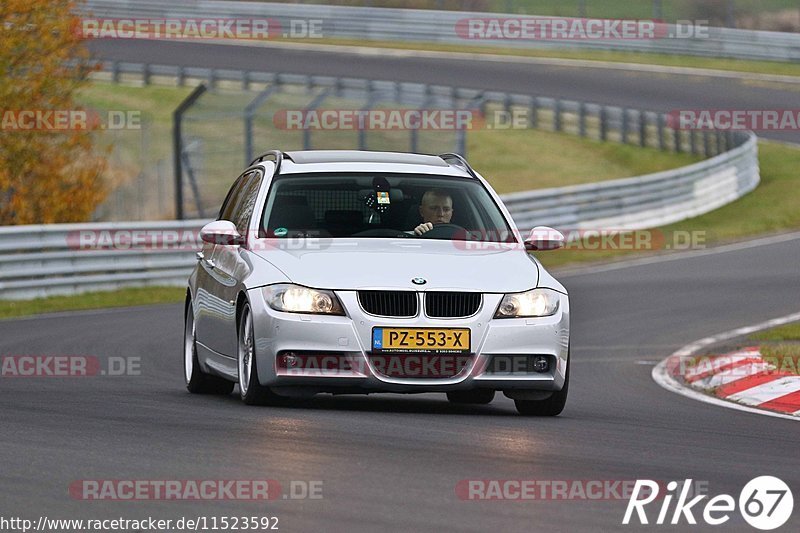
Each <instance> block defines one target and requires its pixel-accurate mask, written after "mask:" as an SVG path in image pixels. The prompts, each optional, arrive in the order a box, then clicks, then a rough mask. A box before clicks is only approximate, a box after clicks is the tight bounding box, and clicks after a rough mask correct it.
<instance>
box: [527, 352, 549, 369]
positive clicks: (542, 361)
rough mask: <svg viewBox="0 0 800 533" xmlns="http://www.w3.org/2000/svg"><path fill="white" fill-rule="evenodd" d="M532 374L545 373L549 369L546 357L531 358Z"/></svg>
mask: <svg viewBox="0 0 800 533" xmlns="http://www.w3.org/2000/svg"><path fill="white" fill-rule="evenodd" d="M531 367H532V368H533V371H534V372H547V369H548V368H549V367H550V362H549V361H548V360H547V357H545V356H543V355H537V356H536V357H534V358H533V363H532V364H531Z"/></svg>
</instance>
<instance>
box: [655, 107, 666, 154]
mask: <svg viewBox="0 0 800 533" xmlns="http://www.w3.org/2000/svg"><path fill="white" fill-rule="evenodd" d="M664 122H665V120H664V115H662V114H661V113H658V114H657V115H656V128H658V149H659V150H661V151H662V152H663V151H666V149H667V141H666V139H665V138H664Z"/></svg>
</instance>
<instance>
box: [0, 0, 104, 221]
mask: <svg viewBox="0 0 800 533" xmlns="http://www.w3.org/2000/svg"><path fill="white" fill-rule="evenodd" d="M78 24H79V20H78V17H77V16H76V15H75V2H73V1H70V0H0V113H2V115H0V119H5V120H4V121H3V122H2V123H0V224H38V223H54V222H80V221H86V220H89V219H90V217H91V214H92V212H93V211H94V209H95V207H96V206H97V205H98V203H100V202H101V201H102V200H103V198H104V195H105V191H104V188H103V184H102V180H101V173H102V172H103V169H104V168H105V158H104V157H103V156H102V155H101V154H99V153H98V152H97V151H95V149H94V148H93V143H92V131H91V130H92V129H93V128H95V127H97V125H96V124H94V125H92V124H91V123H90V125H89V126H88V128H67V129H57V128H55V129H48V128H46V127H45V128H37V129H28V130H26V129H19V128H15V127H14V124H13V120H8V119H9V117H10V118H12V119H13V117H15V116H20V113H22V112H27V113H29V114H30V113H31V112H33V113H37V114H46V112H47V111H48V110H55V111H61V112H63V111H65V110H68V111H70V112H74V111H75V110H79V109H80V107H79V106H77V105H76V104H75V102H74V101H73V95H74V93H75V91H76V89H78V88H79V87H80V86H81V85H82V84H84V83H86V82H87V78H88V75H89V72H90V71H91V68H90V66H89V56H88V52H87V51H86V49H85V48H84V47H83V46H82V37H81V36H80V35H79V32H77V31H76V30H75V28H77V27H78Z"/></svg>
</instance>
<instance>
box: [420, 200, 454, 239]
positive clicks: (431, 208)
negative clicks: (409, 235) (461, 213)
mask: <svg viewBox="0 0 800 533" xmlns="http://www.w3.org/2000/svg"><path fill="white" fill-rule="evenodd" d="M419 215H420V216H421V217H422V224H420V225H419V226H417V227H416V228H414V234H415V235H422V234H423V233H426V232H428V231H430V230H432V229H433V225H434V224H449V223H450V219H451V218H453V199H452V198H451V197H450V194H448V193H447V192H446V191H444V190H442V189H430V190H428V191H425V194H423V195H422V200H421V201H420V205H419Z"/></svg>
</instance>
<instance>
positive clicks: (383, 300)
mask: <svg viewBox="0 0 800 533" xmlns="http://www.w3.org/2000/svg"><path fill="white" fill-rule="evenodd" d="M358 302H359V303H360V304H361V308H362V309H363V310H364V311H366V312H367V313H369V314H371V315H379V316H392V317H400V318H402V317H406V318H407V317H412V316H416V314H417V293H416V292H411V291H358Z"/></svg>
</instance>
